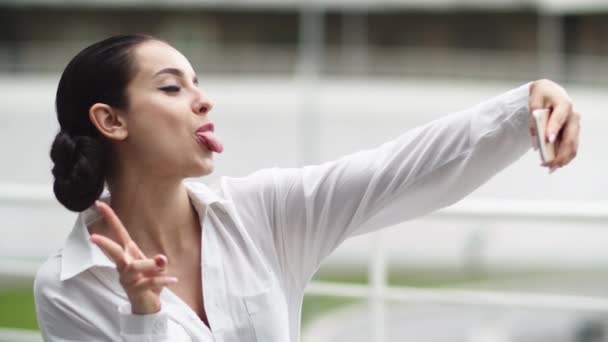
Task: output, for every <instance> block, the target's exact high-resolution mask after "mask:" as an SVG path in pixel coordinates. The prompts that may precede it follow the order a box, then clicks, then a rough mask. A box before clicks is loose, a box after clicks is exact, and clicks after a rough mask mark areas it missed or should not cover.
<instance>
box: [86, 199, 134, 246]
mask: <svg viewBox="0 0 608 342" xmlns="http://www.w3.org/2000/svg"><path fill="white" fill-rule="evenodd" d="M95 205H96V206H97V209H99V211H101V213H102V215H103V216H104V218H105V219H106V220H107V221H108V224H109V226H110V227H112V229H113V230H114V232H115V233H116V236H117V237H118V243H120V244H121V245H122V246H126V245H127V243H128V242H129V241H131V236H129V232H127V229H126V228H125V226H123V224H122V222H121V221H120V219H119V218H118V216H116V213H114V210H112V208H110V206H109V205H107V204H105V203H104V202H102V201H95Z"/></svg>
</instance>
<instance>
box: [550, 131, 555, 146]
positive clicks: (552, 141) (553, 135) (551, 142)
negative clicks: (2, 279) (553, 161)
mask: <svg viewBox="0 0 608 342" xmlns="http://www.w3.org/2000/svg"><path fill="white" fill-rule="evenodd" d="M555 138H556V135H555V133H551V135H549V143H550V144H553V143H554V142H555Z"/></svg>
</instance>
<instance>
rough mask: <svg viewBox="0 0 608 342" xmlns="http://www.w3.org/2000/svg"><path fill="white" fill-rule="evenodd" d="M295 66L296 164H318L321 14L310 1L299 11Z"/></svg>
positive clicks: (322, 29) (321, 61)
mask: <svg viewBox="0 0 608 342" xmlns="http://www.w3.org/2000/svg"><path fill="white" fill-rule="evenodd" d="M299 25H300V27H299V42H298V65H297V70H296V79H297V81H298V84H299V86H300V96H299V111H300V115H299V122H298V123H299V125H298V128H299V130H298V132H299V140H300V141H299V144H298V145H299V147H300V163H301V164H311V163H317V162H319V157H320V142H319V140H320V139H321V127H320V125H321V123H320V122H321V117H320V112H319V111H320V106H319V77H320V73H321V69H322V65H323V55H324V37H325V25H324V13H323V10H322V9H321V8H320V7H318V6H316V4H315V2H314V1H310V2H304V3H303V7H302V8H301V10H300V24H299Z"/></svg>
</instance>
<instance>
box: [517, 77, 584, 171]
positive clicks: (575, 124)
mask: <svg viewBox="0 0 608 342" xmlns="http://www.w3.org/2000/svg"><path fill="white" fill-rule="evenodd" d="M529 101H530V103H529V106H530V116H532V112H533V111H534V110H536V109H549V112H550V114H549V122H548V124H547V127H546V132H547V136H546V137H544V138H545V139H546V141H549V142H554V143H555V159H553V160H552V161H551V162H548V163H544V164H542V166H546V167H548V168H549V170H550V172H553V171H555V170H556V169H557V168H560V167H563V166H565V165H566V164H568V163H569V162H570V161H572V159H574V157H576V154H577V150H578V138H579V131H580V119H581V115H580V113H579V112H577V111H576V110H575V109H574V106H573V104H572V99H570V96H568V93H567V92H566V90H564V88H562V87H561V86H560V85H559V84H557V83H555V82H553V81H550V80H545V79H543V80H538V81H534V82H532V84H531V85H530V97H529ZM530 122H534V119H533V118H532V117H531V118H530ZM530 132H531V133H532V139H533V140H534V139H535V136H536V129H535V128H534V125H531V126H530Z"/></svg>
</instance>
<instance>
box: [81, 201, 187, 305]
mask: <svg viewBox="0 0 608 342" xmlns="http://www.w3.org/2000/svg"><path fill="white" fill-rule="evenodd" d="M95 205H96V207H97V209H98V210H99V211H100V212H101V213H102V215H103V217H104V218H105V219H106V221H107V224H108V226H110V228H111V229H112V231H113V233H114V234H115V236H116V238H117V239H118V243H117V242H115V241H114V240H112V239H110V238H108V237H105V236H103V235H99V234H92V235H91V242H93V243H95V244H96V245H97V246H99V248H101V249H102V250H103V251H104V252H105V253H106V254H107V255H108V256H109V257H110V258H111V259H112V260H113V261H114V263H115V264H116V268H117V270H118V273H119V275H120V284H121V285H122V287H123V288H124V289H125V292H126V293H127V297H129V301H130V302H131V312H132V313H134V314H151V313H155V312H158V311H159V310H160V307H161V305H160V292H161V291H162V289H163V288H164V287H165V286H168V285H171V284H175V283H177V278H175V277H169V276H167V275H166V268H167V257H166V256H164V255H162V254H158V255H156V256H155V257H154V258H146V256H145V255H144V253H142V251H141V250H140V249H139V247H138V246H137V244H135V242H134V241H133V240H132V239H131V236H129V233H128V232H127V229H126V228H125V227H124V226H123V224H122V222H120V219H119V218H118V216H116V214H115V213H114V211H113V210H112V208H110V206H108V205H107V204H105V203H103V202H101V201H96V202H95Z"/></svg>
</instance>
